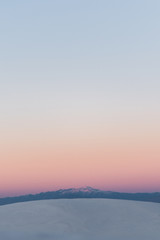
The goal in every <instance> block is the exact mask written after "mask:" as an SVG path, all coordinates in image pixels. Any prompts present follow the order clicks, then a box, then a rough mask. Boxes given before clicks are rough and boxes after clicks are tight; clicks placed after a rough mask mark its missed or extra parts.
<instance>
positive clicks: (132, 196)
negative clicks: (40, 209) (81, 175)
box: [0, 187, 160, 205]
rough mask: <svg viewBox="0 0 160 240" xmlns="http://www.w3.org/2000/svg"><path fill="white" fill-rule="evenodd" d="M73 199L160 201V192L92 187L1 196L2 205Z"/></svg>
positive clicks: (0, 203)
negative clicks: (121, 190)
mask: <svg viewBox="0 0 160 240" xmlns="http://www.w3.org/2000/svg"><path fill="white" fill-rule="evenodd" d="M65 198H66V199H73V198H106V199H125V200H135V201H145V202H157V203H160V192H155V193H121V192H112V191H103V190H99V189H94V188H91V187H85V188H69V189H60V190H57V191H51V192H41V193H38V194H29V195H22V196H16V197H5V198H0V205H6V204H11V203H17V202H28V201H35V200H45V199H65Z"/></svg>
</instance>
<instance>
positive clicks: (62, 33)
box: [0, 0, 160, 126]
mask: <svg viewBox="0 0 160 240" xmlns="http://www.w3.org/2000/svg"><path fill="white" fill-rule="evenodd" d="M159 12H160V2H159V1H156V0H153V1H151V0H150V1H147V0H139V1H127V0H121V1H118V0H117V1H115V0H113V1H107V0H106V1H103V0H99V1H98V0H97V1H94V0H92V1H91V0H85V1H84V0H81V1H75V0H74V1H73V0H72V1H71V0H68V1H64V0H56V1H49V0H45V1H42V0H32V1H31V0H27V1H20V0H19V1H17V0H15V1H9V0H6V1H1V2H0V33H1V37H0V86H1V87H0V101H1V104H0V109H1V112H0V116H1V120H3V123H4V124H6V123H7V122H8V125H10V124H11V122H12V123H13V122H18V124H19V123H20V122H23V121H24V120H22V119H23V118H26V116H27V118H28V119H27V120H28V121H31V122H32V121H33V118H35V119H39V117H42V116H43V117H44V116H45V118H46V119H49V118H51V119H55V118H56V117H57V121H58V119H59V117H58V116H61V117H62V116H63V117H66V118H68V114H69V115H70V116H71V119H72V117H73V115H75V114H78V113H77V112H79V113H80V116H81V119H83V118H84V119H87V116H88V117H89V114H90V119H93V116H97V117H98V118H99V119H100V121H101V119H104V118H105V119H106V118H110V117H111V116H113V117H114V114H115V117H116V118H117V116H118V115H119V114H121V115H122V118H123V117H124V118H125V117H126V115H127V114H128V113H132V117H133V115H134V116H136V115H137V118H141V117H142V116H141V115H139V114H141V112H143V111H144V112H145V114H146V113H147V116H153V118H154V119H155V118H156V117H159V115H160V109H159V102H160V94H159V89H160V68H159V63H160V44H159V43H160V27H159V26H160V14H159ZM66 109H68V113H67V112H66ZM87 114H88V115H87ZM20 116H21V117H22V119H21V118H20ZM78 116H79V115H78ZM143 117H144V116H143ZM143 117H142V119H144V118H143ZM71 119H70V120H68V121H70V122H72V120H71ZM1 126H2V125H1Z"/></svg>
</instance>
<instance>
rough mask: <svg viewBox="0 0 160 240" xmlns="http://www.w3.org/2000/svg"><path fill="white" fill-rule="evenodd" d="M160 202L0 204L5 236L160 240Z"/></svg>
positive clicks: (13, 239) (0, 235)
mask: <svg viewBox="0 0 160 240" xmlns="http://www.w3.org/2000/svg"><path fill="white" fill-rule="evenodd" d="M159 226H160V205H159V204H156V203H144V202H136V201H126V200H109V199H74V200H71V199H68V200H67V199H63V200H62V199H61V200H44V201H34V202H28V203H17V204H13V205H6V206H1V207H0V239H3V240H20V239H23V240H28V239H29V240H43V239H44V240H47V239H48V240H54V239H55V240H82V239H83V240H106V239H108V240H128V239H129V240H135V239H136V240H151V239H152V240H159V239H160V230H159Z"/></svg>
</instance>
